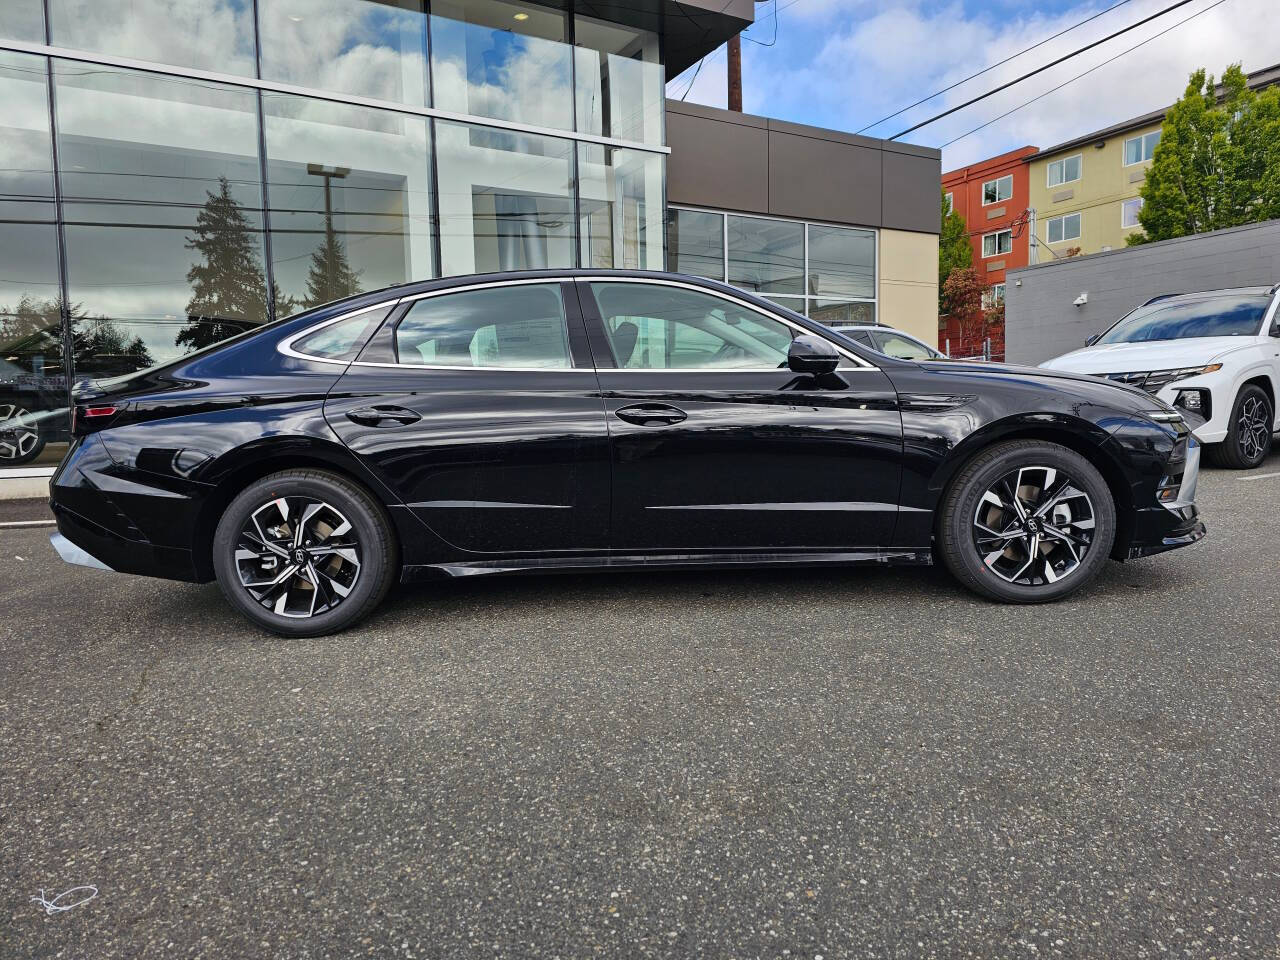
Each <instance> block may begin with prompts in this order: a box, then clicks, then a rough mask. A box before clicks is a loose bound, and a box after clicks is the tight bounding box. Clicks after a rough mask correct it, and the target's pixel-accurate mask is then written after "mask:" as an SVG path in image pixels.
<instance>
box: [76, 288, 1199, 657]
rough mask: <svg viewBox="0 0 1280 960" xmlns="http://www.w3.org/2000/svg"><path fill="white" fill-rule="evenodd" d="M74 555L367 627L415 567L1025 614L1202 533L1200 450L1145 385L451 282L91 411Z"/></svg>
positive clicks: (149, 382) (267, 607)
mask: <svg viewBox="0 0 1280 960" xmlns="http://www.w3.org/2000/svg"><path fill="white" fill-rule="evenodd" d="M72 430H73V433H74V441H73V445H72V447H71V449H70V451H69V452H68V453H67V455H66V457H65V459H64V460H63V462H62V464H61V466H60V467H59V468H58V471H57V473H56V474H55V476H54V477H53V480H52V481H51V502H52V507H53V511H54V513H55V515H56V517H57V524H58V530H57V533H55V534H54V535H53V541H54V545H55V547H56V548H57V549H58V551H59V553H60V554H61V555H62V556H63V557H64V558H65V559H67V560H70V561H72V562H77V563H84V564H87V565H90V566H96V567H100V568H101V567H105V568H108V569H111V570H116V571H121V572H126V573H134V574H144V575H150V576H157V577H167V578H172V579H176V580H187V581H196V582H204V581H209V580H214V579H216V580H217V581H218V584H219V586H220V587H221V589H222V591H223V593H224V594H225V595H226V597H227V599H228V601H229V602H230V603H231V604H232V605H233V606H234V607H235V608H236V609H238V610H240V611H241V612H242V613H243V614H245V615H246V616H247V617H248V618H249V619H251V620H252V621H254V622H255V623H257V624H259V625H261V626H263V627H265V628H267V629H268V630H272V631H275V632H277V633H280V634H285V635H292V636H304V635H314V634H322V633H329V632H332V631H336V630H339V629H342V628H343V627H346V626H349V625H351V624H352V623H354V622H356V621H357V620H359V619H360V618H361V617H363V616H365V615H366V614H368V613H369V612H370V611H371V610H373V609H374V607H376V606H377V605H378V603H379V601H381V600H382V598H383V596H384V595H385V594H386V592H387V590H388V588H389V587H390V586H391V584H392V583H393V581H395V580H398V579H400V580H410V579H415V578H423V577H459V576H471V575H476V574H491V573H538V572H550V571H569V570H648V569H656V568H664V569H672V568H698V567H708V566H721V567H745V566H753V567H758V566H766V565H809V566H837V565H855V564H866V563H872V564H885V563H892V564H927V563H930V562H932V561H933V559H934V558H935V557H938V558H940V559H941V560H942V562H943V563H945V564H946V566H947V568H948V569H949V570H950V571H951V572H952V573H953V574H954V575H955V576H956V578H957V579H958V580H960V582H961V583H963V584H965V585H966V586H968V587H969V588H971V589H973V590H975V591H977V592H978V593H980V594H983V595H985V596H987V597H990V598H994V599H997V600H1002V601H1008V602H1015V603H1035V602H1041V601H1047V600H1054V599H1057V598H1060V597H1063V596H1065V595H1066V594H1068V593H1071V592H1072V591H1074V590H1078V589H1079V588H1081V587H1083V586H1084V585H1085V584H1087V583H1088V582H1089V581H1090V580H1092V579H1093V578H1094V577H1095V576H1097V574H1098V572H1099V571H1100V569H1101V568H1102V567H1103V565H1104V564H1105V563H1106V561H1107V558H1108V557H1111V558H1115V559H1125V558H1129V557H1138V556H1143V555H1146V554H1151V553H1156V552H1158V551H1161V550H1168V549H1172V548H1174V547H1179V546H1183V545H1185V544H1189V543H1193V542H1195V541H1196V540H1198V539H1199V538H1200V537H1202V536H1203V535H1204V526H1203V524H1202V523H1201V521H1200V519H1199V517H1198V515H1197V510H1196V506H1195V501H1194V497H1195V488H1196V477H1197V473H1198V470H1199V461H1200V447H1199V446H1198V444H1197V442H1196V441H1195V439H1194V438H1193V437H1192V436H1191V434H1190V433H1189V431H1188V430H1187V428H1186V426H1185V424H1184V423H1183V421H1182V417H1181V415H1180V414H1179V413H1178V412H1177V411H1175V410H1173V408H1171V407H1169V406H1167V405H1166V404H1164V403H1162V402H1160V401H1159V400H1157V399H1155V398H1153V397H1151V396H1150V395H1148V394H1146V393H1144V392H1142V391H1140V390H1135V389H1132V388H1130V387H1126V386H1122V385H1117V384H1111V383H1106V382H1102V381H1099V380H1096V379H1093V378H1087V377H1080V376H1076V375H1072V374H1063V373H1057V372H1053V371H1046V370H1037V369H1021V368H1015V367H1004V366H999V365H993V364H989V363H972V364H967V363H959V362H930V363H917V362H914V361H911V360H904V359H895V358H891V357H888V356H885V355H884V354H882V353H877V352H875V351H873V350H871V349H869V348H867V347H865V346H863V345H862V344H860V343H858V342H856V341H854V340H852V339H848V338H846V337H844V336H842V335H841V334H840V333H839V332H837V331H832V330H828V329H826V328H824V327H822V326H821V325H819V324H817V323H814V322H812V321H810V320H809V319H807V318H806V317H803V316H800V315H798V314H795V313H792V312H790V311H788V310H785V309H782V308H780V307H778V306H777V305H775V304H773V303H771V302H769V301H768V300H764V299H762V298H760V297H756V296H753V295H751V294H749V293H744V292H743V291H741V290H737V289H735V288H733V287H729V286H726V285H724V284H720V283H716V282H713V281H709V280H702V279H697V278H693V277H683V276H677V275H673V274H663V273H644V272H624V271H606V272H601V271H555V272H548V271H540V272H525V273H509V274H500V275H489V276H484V277H466V278H450V279H447V280H435V281H428V282H422V283H414V284H409V285H406V286H402V287H397V288H391V289H387V290H381V291H377V292H374V293H367V294H362V295H360V296H357V297H354V298H351V299H348V300H345V301H341V302H338V303H333V304H329V305H327V306H324V307H321V308H318V309H316V310H313V311H310V312H308V313H304V314H300V315H298V316H294V317H289V318H287V319H284V320H280V321H277V322H275V323H272V324H269V325H267V326H264V327H260V328H258V329H256V330H253V331H251V332H249V333H247V334H243V335H241V336H240V337H238V338H235V339H232V340H229V341H224V342H223V343H221V344H218V345H216V346H214V347H211V348H208V349H206V350H204V351H202V352H199V353H195V354H190V355H188V356H186V357H184V358H182V359H180V360H177V361H175V362H172V363H169V364H167V365H164V366H161V367H157V368H154V369H151V370H145V371H141V372H139V373H137V374H133V375H130V376H128V377H125V378H121V379H118V380H116V381H105V382H101V383H97V384H87V385H86V386H85V387H84V388H82V389H81V390H80V391H79V392H78V394H77V396H76V397H75V404H74V419H73V426H72Z"/></svg>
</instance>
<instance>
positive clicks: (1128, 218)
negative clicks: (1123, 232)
mask: <svg viewBox="0 0 1280 960" xmlns="http://www.w3.org/2000/svg"><path fill="white" fill-rule="evenodd" d="M1142 204H1143V200H1142V198H1141V197H1132V198H1130V199H1128V200H1126V201H1124V202H1123V203H1122V204H1120V226H1122V227H1137V226H1140V224H1139V222H1138V213H1139V212H1140V211H1141V210H1142Z"/></svg>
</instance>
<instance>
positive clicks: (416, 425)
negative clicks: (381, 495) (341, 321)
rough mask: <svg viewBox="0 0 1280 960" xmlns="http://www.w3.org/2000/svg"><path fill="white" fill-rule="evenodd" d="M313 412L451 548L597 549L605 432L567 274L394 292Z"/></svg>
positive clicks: (602, 530)
mask: <svg viewBox="0 0 1280 960" xmlns="http://www.w3.org/2000/svg"><path fill="white" fill-rule="evenodd" d="M325 418H326V420H327V421H328V422H329V424H330V425H331V426H332V427H333V429H334V430H335V431H336V432H337V433H338V435H339V436H340V437H341V438H342V441H343V442H344V443H345V444H346V445H347V446H348V447H349V448H350V449H351V450H352V451H353V452H354V453H355V455H356V456H357V457H359V458H361V460H362V461H363V462H364V463H365V464H366V465H367V466H368V467H369V468H370V469H371V470H372V471H373V472H374V473H375V474H376V475H377V476H378V477H379V478H380V479H381V480H382V481H383V482H384V483H385V484H386V485H387V486H388V487H390V488H391V489H392V490H393V491H395V492H396V493H397V494H398V495H399V496H400V497H401V498H402V499H403V501H404V502H405V504H406V505H408V506H409V507H410V508H411V509H412V510H413V512H414V513H415V514H416V515H417V516H418V517H419V518H420V519H421V520H422V521H423V522H424V523H425V524H426V525H427V526H428V527H429V528H430V529H431V531H432V532H434V533H435V534H436V535H437V536H438V537H439V538H440V539H442V540H444V541H445V542H446V543H447V544H449V545H451V547H452V548H453V549H455V550H458V551H463V552H467V553H496V554H504V555H509V554H520V553H535V554H540V553H549V552H557V551H575V550H587V551H590V550H592V549H604V548H605V547H606V546H607V540H608V520H609V512H608V497H609V444H608V430H607V428H606V426H605V421H604V413H603V408H602V403H601V398H600V390H599V386H598V384H597V382H596V376H595V372H594V370H593V369H592V366H591V357H590V351H589V349H588V347H587V343H586V337H585V331H584V330H583V327H582V318H581V315H580V313H579V311H578V306H577V298H576V296H575V294H574V290H573V283H572V282H565V283H562V282H561V281H560V280H558V279H550V280H541V279H540V280H536V281H530V280H518V281H505V282H491V283H485V284H476V285H468V286H464V287H455V288H449V289H445V290H440V291H433V292H431V293H428V294H423V295H419V296H417V297H411V298H407V300H406V301H405V302H403V303H401V305H400V306H399V307H398V308H397V310H396V311H394V312H393V313H392V315H391V317H390V318H389V319H388V321H387V322H386V323H385V324H384V325H383V326H382V328H381V329H380V330H379V331H378V333H376V334H375V335H374V336H373V338H372V340H370V342H369V343H368V344H367V345H366V346H365V348H364V350H363V351H362V352H361V354H360V356H359V357H358V358H357V359H356V361H355V362H354V363H352V364H351V366H350V367H349V368H348V370H347V372H346V373H345V374H344V375H343V377H342V378H341V379H340V380H339V381H338V383H337V384H336V385H335V387H334V389H333V390H332V391H331V393H330V395H329V398H328V400H327V401H326V403H325Z"/></svg>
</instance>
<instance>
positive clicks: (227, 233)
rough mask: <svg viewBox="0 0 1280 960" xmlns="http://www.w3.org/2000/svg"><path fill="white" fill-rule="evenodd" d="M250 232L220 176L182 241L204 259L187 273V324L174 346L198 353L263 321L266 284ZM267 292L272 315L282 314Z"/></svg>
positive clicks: (280, 306)
mask: <svg viewBox="0 0 1280 960" xmlns="http://www.w3.org/2000/svg"><path fill="white" fill-rule="evenodd" d="M254 233H255V231H254V230H253V229H252V228H251V227H250V225H249V219H248V217H247V216H245V213H244V208H243V207H242V206H241V204H240V202H239V201H238V200H236V198H235V197H233V196H232V195H231V186H230V184H229V183H228V182H227V178H226V177H220V178H219V179H218V190H217V192H216V193H215V192H213V191H209V192H208V199H207V200H205V203H204V206H203V207H201V209H200V212H199V213H198V214H197V215H196V225H195V230H194V235H193V236H190V237H188V238H187V243H186V247H187V249H188V250H196V251H198V252H199V253H200V255H201V257H202V258H203V259H202V262H200V263H195V264H192V266H191V269H190V270H188V271H187V281H188V282H189V283H190V284H191V300H190V301H189V302H188V303H187V318H188V323H187V325H186V326H185V327H183V329H182V330H180V331H179V332H178V335H177V337H176V338H175V342H176V343H177V345H178V346H180V347H187V348H188V349H191V350H198V349H200V348H201V347H207V346H209V345H210V344H213V343H217V342H218V341H219V340H225V339H226V338H227V337H230V336H232V335H234V334H237V333H240V332H241V331H243V330H244V329H246V328H247V327H251V326H256V325H257V324H260V323H264V322H265V321H266V319H267V303H266V290H267V280H266V275H265V274H264V273H263V269H262V261H261V259H260V258H259V255H258V246H257V243H256V242H255V237H254ZM272 293H273V297H274V299H275V303H276V309H277V311H287V310H288V309H289V304H287V303H286V302H284V301H283V298H281V296H280V292H279V291H278V290H273V291H272Z"/></svg>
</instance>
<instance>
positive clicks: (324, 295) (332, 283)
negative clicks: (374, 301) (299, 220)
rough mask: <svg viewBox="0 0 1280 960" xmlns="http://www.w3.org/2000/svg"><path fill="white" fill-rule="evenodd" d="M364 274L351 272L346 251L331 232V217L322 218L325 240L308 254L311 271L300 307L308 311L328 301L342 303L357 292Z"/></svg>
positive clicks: (335, 233)
mask: <svg viewBox="0 0 1280 960" xmlns="http://www.w3.org/2000/svg"><path fill="white" fill-rule="evenodd" d="M363 272H364V271H363V270H352V269H351V263H350V261H348V260H347V248H346V245H345V244H344V243H343V242H342V238H341V237H340V236H338V232H337V231H336V230H334V229H333V215H332V214H329V213H326V214H325V218H324V240H322V241H321V242H320V246H318V247H317V248H316V249H315V250H314V251H313V252H312V254H311V269H310V270H309V271H307V295H306V296H305V297H303V298H302V306H303V307H305V308H307V309H310V308H311V307H318V306H320V304H322V303H328V302H329V301H330V300H341V299H342V298H343V297H349V296H351V295H352V294H354V293H359V292H360V275H361V274H362V273H363Z"/></svg>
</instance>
